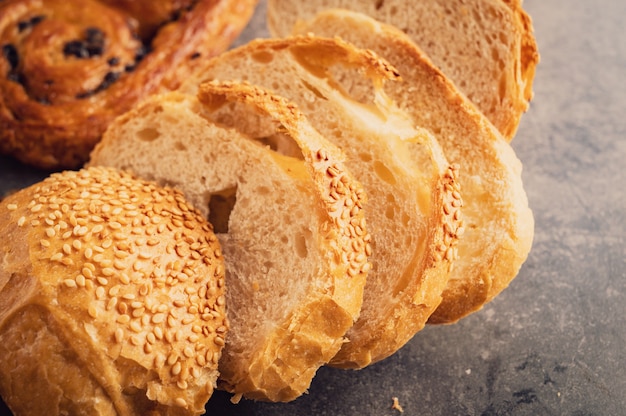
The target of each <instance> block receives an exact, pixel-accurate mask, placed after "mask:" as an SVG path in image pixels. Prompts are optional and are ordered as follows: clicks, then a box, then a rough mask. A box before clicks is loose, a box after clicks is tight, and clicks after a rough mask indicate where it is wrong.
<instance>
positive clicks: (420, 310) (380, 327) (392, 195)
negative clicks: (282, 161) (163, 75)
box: [187, 36, 462, 368]
mask: <svg viewBox="0 0 626 416" xmlns="http://www.w3.org/2000/svg"><path fill="white" fill-rule="evenodd" d="M343 69H345V70H346V71H347V72H348V74H347V75H345V74H342V73H341V71H342V70H343ZM199 73H201V74H202V75H203V77H204V78H206V79H220V80H225V79H236V80H246V81H247V82H250V83H252V84H257V85H262V86H263V87H266V88H271V89H272V90H273V91H274V92H276V93H277V94H279V95H283V96H285V97H287V98H288V99H290V100H292V101H294V102H295V103H297V105H298V106H299V107H300V108H301V109H302V110H303V112H304V113H305V114H306V116H307V118H308V120H309V121H310V122H311V123H312V124H313V125H314V127H315V128H316V129H318V130H319V131H320V132H321V133H322V134H323V135H324V136H325V137H327V138H328V139H329V140H332V141H333V142H334V143H335V144H337V145H338V146H340V147H341V148H342V149H343V150H344V151H345V152H346V154H347V161H346V165H347V167H348V169H350V170H351V171H352V172H353V173H354V174H355V175H357V177H358V178H359V179H360V180H361V182H362V183H363V186H364V187H365V190H366V192H367V193H368V198H369V204H368V207H367V209H366V211H365V216H366V219H367V223H368V228H369V229H370V231H371V233H372V238H373V243H372V247H373V251H372V256H371V261H372V265H373V270H372V272H370V276H369V278H368V283H367V285H366V289H365V295H364V303H363V308H362V310H361V316H360V317H359V320H358V321H357V322H356V323H355V326H354V327H353V328H351V329H350V331H348V334H347V337H348V339H349V342H348V343H346V344H345V345H344V346H343V347H342V349H341V351H340V352H339V354H338V355H337V356H336V357H334V358H333V360H332V362H331V365H333V366H338V367H345V368H361V367H365V366H367V365H369V364H371V363H373V362H376V361H379V360H381V359H384V358H386V357H388V356H389V355H391V354H392V353H394V352H395V351H397V350H398V349H399V348H400V347H402V346H403V345H404V344H405V343H406V342H407V341H408V340H409V339H410V338H411V337H413V335H414V334H415V333H416V332H418V331H419V330H421V329H422V328H423V326H424V325H425V323H426V321H427V319H428V317H429V316H430V314H431V313H432V312H433V311H434V309H435V308H436V307H437V306H438V304H439V303H440V302H441V292H442V291H443V288H444V287H445V284H446V283H447V280H448V277H449V271H450V264H451V262H452V261H453V259H454V257H455V253H456V248H455V247H456V242H457V232H458V230H459V229H461V230H462V226H461V220H460V213H459V212H457V211H458V210H459V209H460V205H461V204H462V201H461V197H460V193H459V189H458V186H457V183H456V172H457V169H456V167H455V168H449V164H448V162H447V160H446V159H445V157H444V156H443V152H442V151H441V149H440V148H439V146H438V144H437V142H436V141H435V139H434V137H433V136H432V135H431V134H429V133H427V132H426V131H423V130H419V129H418V130H416V129H414V128H413V125H412V123H411V121H410V118H409V117H408V115H406V114H405V113H403V112H402V111H400V110H398V109H397V108H395V107H394V105H393V103H392V102H390V101H389V100H388V99H386V97H384V94H382V89H381V86H382V84H383V83H384V82H385V81H386V80H388V81H389V82H391V81H392V80H395V79H396V78H398V77H397V73H396V70H395V68H393V67H391V66H390V65H389V64H388V62H386V61H385V60H382V59H380V58H379V57H378V56H376V55H375V54H373V53H371V52H369V51H365V50H361V49H357V48H355V47H354V46H352V45H350V44H347V43H346V42H343V41H341V40H339V39H331V38H326V39H325V38H319V37H311V36H299V37H292V38H288V39H263V40H257V41H253V42H251V43H249V44H248V45H245V46H242V47H239V48H237V49H235V50H231V51H229V52H227V53H225V54H223V55H221V56H220V57H218V58H216V59H214V60H212V61H211V62H209V63H208V65H206V66H205V67H204V68H203V70H202V71H200V72H199ZM342 83H345V85H342ZM194 84H195V85H198V84H199V81H198V80H191V81H190V85H187V87H189V90H190V91H193V86H194ZM353 84H367V85H368V86H369V87H370V88H374V90H375V93H374V95H376V94H379V95H380V96H378V97H373V98H372V97H358V96H352V93H353V91H350V90H349V88H350V85H353ZM196 88H197V87H196Z"/></svg>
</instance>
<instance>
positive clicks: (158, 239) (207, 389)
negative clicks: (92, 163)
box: [0, 168, 228, 415]
mask: <svg viewBox="0 0 626 416" xmlns="http://www.w3.org/2000/svg"><path fill="white" fill-rule="evenodd" d="M0 240H1V241H3V244H2V247H1V248H0V394H1V395H2V397H3V399H4V400H5V402H6V403H7V405H8V406H9V408H10V409H11V410H12V411H13V413H14V414H15V415H44V414H45V415H59V414H73V415H77V414H90V415H94V414H97V415H135V414H136V415H146V414H148V415H149V414H164V415H192V414H202V413H204V406H205V404H206V402H207V401H208V399H209V397H210V396H211V394H212V393H213V390H214V388H215V384H216V380H217V375H218V371H217V363H218V360H219V359H220V356H221V350H222V347H223V345H224V339H225V335H226V332H227V329H228V323H227V320H226V311H225V305H224V303H225V302H224V300H225V298H224V261H223V257H222V253H221V248H220V245H219V243H218V240H217V239H216V237H215V235H214V233H213V229H212V226H211V225H210V224H209V223H208V222H207V221H206V219H204V217H202V215H200V213H199V211H197V210H195V209H194V208H192V207H190V206H189V205H188V204H187V203H186V200H185V199H184V198H183V196H182V194H181V193H179V192H178V191H175V190H172V189H169V188H162V187H159V186H157V185H155V184H153V183H150V182H145V181H140V180H138V179H136V178H135V177H133V176H131V175H130V174H127V173H122V172H120V171H117V170H114V169H107V168H88V169H83V170H80V171H77V172H75V171H67V172H63V173H57V174H53V175H52V176H50V177H49V178H47V179H45V180H44V181H42V182H41V183H39V184H35V185H33V186H31V187H29V188H26V189H24V190H21V191H18V192H17V193H15V194H13V195H10V196H9V197H7V198H6V199H4V200H3V201H2V202H1V203H0Z"/></svg>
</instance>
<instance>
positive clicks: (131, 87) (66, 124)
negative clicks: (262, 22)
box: [0, 0, 257, 169]
mask: <svg viewBox="0 0 626 416" xmlns="http://www.w3.org/2000/svg"><path fill="white" fill-rule="evenodd" d="M256 3H257V0H244V1H242V0H195V1H194V0H167V1H159V2H154V1H150V0H146V1H130V0H101V1H96V0H8V1H3V2H2V3H0V38H1V40H0V47H1V48H2V55H0V153H2V154H5V155H10V156H13V157H15V158H17V159H18V160H20V161H22V162H24V163H27V164H30V165H33V166H36V167H38V168H43V169H62V168H76V167H79V166H81V165H82V164H83V163H84V162H85V161H86V160H87V158H88V156H89V152H90V151H91V149H92V148H93V146H94V145H95V144H96V143H97V142H98V141H99V139H100V136H101V135H102V133H103V132H104V130H105V129H106V127H107V125H108V124H109V123H110V122H111V120H113V118H115V117H116V116H117V115H119V114H122V113H124V112H126V111H127V110H129V109H130V108H131V107H132V106H133V105H134V104H135V103H137V102H138V101H140V100H142V99H143V98H145V97H147V96H149V95H151V94H155V93H159V92H163V91H166V90H170V89H175V88H176V87H178V84H179V82H180V80H184V79H185V78H187V77H188V76H189V75H190V74H191V73H192V72H193V70H194V67H195V66H196V65H195V64H196V62H198V60H199V59H203V58H207V57H211V56H214V55H216V54H218V53H220V52H222V51H224V50H226V49H227V48H228V46H229V45H230V44H231V42H232V41H233V40H234V39H235V38H236V36H238V34H239V33H240V32H241V30H242V29H243V28H244V27H245V25H246V24H247V22H248V21H249V19H250V17H251V15H252V13H253V11H254V7H255V6H256Z"/></svg>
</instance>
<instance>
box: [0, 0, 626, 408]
mask: <svg viewBox="0 0 626 416" xmlns="http://www.w3.org/2000/svg"><path fill="white" fill-rule="evenodd" d="M525 8H526V9H527V11H528V12H529V13H530V14H531V16H532V17H533V20H534V25H535V32H536V36H537V40H538V43H539V48H540V52H541V63H540V65H539V68H538V71H537V76H536V80H535V88H534V89H535V99H534V101H533V103H532V105H531V109H530V111H529V112H528V113H527V114H526V115H525V117H524V118H523V119H522V124H521V127H520V129H519V133H518V135H517V137H516V138H515V139H514V141H513V146H514V148H515V150H516V151H517V154H518V156H519V158H520V159H521V160H522V162H523V163H524V174H523V176H524V181H525V186H526V190H527V192H528V197H529V200H530V204H531V207H532V208H533V210H534V213H535V219H536V234H535V242H534V246H533V250H532V252H531V253H530V256H529V258H528V261H527V262H526V264H525V265H524V266H523V268H522V270H521V272H520V274H519V276H518V277H517V279H516V280H515V281H514V282H513V283H512V284H511V286H510V287H509V288H508V289H507V290H505V291H504V292H503V293H502V294H501V295H500V296H499V297H497V298H496V299H495V300H494V301H493V302H491V303H490V304H489V305H487V306H486V307H485V308H484V309H483V310H482V311H480V312H478V313H476V314H474V315H472V316H470V317H468V318H466V319H464V320H462V321H461V322H459V323H458V324H455V325H451V326H439V327H428V328H426V329H425V330H424V331H422V332H420V333H419V334H417V335H416V336H415V338H414V339H413V340H412V341H411V342H410V343H409V344H407V345H406V346H405V347H404V348H403V349H402V350H400V351H399V352H398V353H397V354H395V355H394V356H392V357H390V358H389V359H387V360H385V361H383V362H381V363H378V364H375V365H373V366H371V367H370V368H367V369H365V370H361V371H340V370H335V369H329V368H323V369H321V370H320V371H319V372H318V375H317V377H316V378H315V380H314V382H313V385H312V386H311V389H310V392H309V394H308V395H306V396H304V397H302V398H300V399H298V400H296V401H295V402H292V403H289V404H263V403H253V402H248V401H242V402H241V403H240V404H239V405H237V406H234V405H230V404H229V402H228V397H227V395H225V394H222V393H217V394H216V395H215V396H214V397H213V398H212V399H211V401H210V402H209V405H208V407H207V408H208V410H209V412H208V414H217V415H231V414H232V415H259V416H270V415H382V416H384V415H394V414H396V415H399V413H398V412H396V411H394V410H392V409H391V404H392V397H394V396H395V397H398V399H399V401H400V404H401V405H402V406H403V407H404V414H405V415H485V416H487V415H581V416H582V415H625V414H626V398H625V393H626V371H625V370H626V369H625V365H624V364H625V362H626V322H625V319H626V267H625V266H626V262H625V258H626V249H625V247H624V234H625V230H624V226H625V224H626V219H625V211H626V192H625V191H624V188H625V187H626V184H625V183H626V177H625V174H624V169H623V167H622V166H623V162H624V160H626V121H625V119H624V117H625V116H626V83H625V80H626V42H625V41H626V30H625V29H624V23H623V19H624V17H625V16H626V2H625V1H623V0H598V1H594V2H591V1H588V0H526V2H525ZM263 13H264V9H263V6H261V8H260V9H259V13H258V18H256V19H255V20H253V22H252V23H251V25H250V28H249V30H248V31H247V32H246V33H245V34H244V35H243V37H242V39H241V40H240V42H245V41H247V40H249V39H251V38H252V37H254V36H257V35H258V36H265V35H266V33H267V32H266V30H265V28H264V22H263ZM41 177H42V174H41V173H33V172H32V171H30V170H29V169H28V168H25V167H22V166H20V165H18V164H16V163H14V162H12V161H11V160H8V159H6V158H0V190H1V191H3V192H4V191H7V190H10V189H15V188H20V187H23V186H26V185H28V184H30V183H32V182H34V181H36V180H38V179H40V178H41ZM1 244H6V242H2V243H1ZM2 411H3V409H2V408H0V414H4V413H2ZM4 412H6V409H4Z"/></svg>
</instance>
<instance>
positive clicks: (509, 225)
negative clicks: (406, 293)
mask: <svg viewBox="0 0 626 416" xmlns="http://www.w3.org/2000/svg"><path fill="white" fill-rule="evenodd" d="M301 30H303V31H315V32H316V34H318V35H320V36H340V37H342V38H343V39H345V40H347V41H351V42H354V43H355V44H357V45H358V46H360V47H363V48H369V49H371V50H373V51H375V52H378V53H379V54H380V55H382V56H383V57H385V58H386V59H388V60H389V62H391V63H392V64H393V65H394V66H395V67H396V68H397V70H398V72H399V74H400V75H401V76H402V79H403V80H404V83H387V84H386V85H385V91H386V93H387V94H388V95H389V97H391V98H392V99H393V100H395V101H396V103H397V104H398V106H399V107H400V108H402V109H404V110H406V111H407V112H408V113H409V114H410V115H411V116H412V117H413V119H414V120H415V123H416V124H417V125H418V126H421V127H423V128H426V129H428V130H429V131H430V132H432V133H433V134H434V135H435V137H436V138H437V140H438V141H439V143H440V144H441V146H442V147H443V150H444V152H445V155H446V157H447V158H448V160H450V162H452V163H457V164H459V165H460V166H461V170H460V171H459V176H458V180H459V183H460V186H461V189H462V190H463V201H464V207H463V214H464V215H463V217H464V222H465V227H464V228H465V234H464V235H463V238H462V239H461V240H460V242H459V246H458V250H459V259H458V260H457V261H456V262H455V265H454V269H453V272H452V275H451V278H450V281H449V283H448V286H447V288H446V290H445V292H444V294H443V302H442V304H441V305H440V306H439V307H438V308H437V310H436V311H435V313H434V314H433V315H432V316H431V317H430V322H432V323H449V322H454V321H457V320H458V319H460V318H462V317H463V316H466V315H467V314H469V313H471V312H473V311H476V310H478V309H480V308H481V307H482V306H483V305H484V304H485V303H486V302H488V301H490V300H491V299H493V298H494V297H495V296H496V295H497V294H498V293H500V292H501V291H502V290H503V289H504V288H505V287H506V286H507V285H508V284H509V283H510V282H511V280H512V279H513V278H514V277H515V276H516V275H517V273H518V271H519V268H520V267H521V265H522V263H523V262H524V261H525V260H526V257H527V255H528V252H529V251H530V248H531V245H532V239H533V233H534V221H533V215H532V212H531V210H530V209H529V207H528V201H527V198H526V193H525V191H524V188H523V183H522V179H521V170H522V165H521V162H520V161H519V159H518V158H517V157H516V155H515V153H514V151H513V149H512V148H511V146H510V145H509V144H507V143H506V141H505V140H504V139H503V138H502V136H501V135H500V134H499V133H498V132H497V130H496V129H494V128H493V126H492V125H491V123H489V122H488V121H487V120H486V119H485V117H484V116H483V115H482V114H481V113H480V112H479V111H478V110H477V109H476V108H475V106H474V105H472V103H471V102H469V101H468V100H467V99H466V98H465V97H464V96H463V95H462V94H461V93H459V92H458V90H457V89H456V88H455V86H454V85H453V84H452V83H451V82H450V81H449V80H448V79H447V78H446V77H445V76H444V75H443V74H442V73H441V71H439V70H438V69H437V68H435V66H434V65H433V64H432V63H431V61H430V60H429V59H428V58H427V57H426V55H425V54H424V53H423V52H422V51H420V49H419V48H418V47H417V46H416V45H415V44H414V43H413V42H412V41H411V40H410V39H409V38H408V36H406V35H405V34H404V33H402V32H401V31H399V30H397V29H396V28H394V27H392V26H389V25H385V24H383V23H380V22H377V21H375V20H373V19H371V18H369V17H367V16H365V15H363V14H360V13H356V12H349V11H341V10H331V11H325V12H322V13H320V14H319V15H318V17H317V18H315V19H314V20H312V21H310V22H309V24H308V27H304V26H302V27H301ZM367 87H368V86H367V85H353V89H354V90H357V89H360V91H361V93H363V94H365V93H366V90H367Z"/></svg>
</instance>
